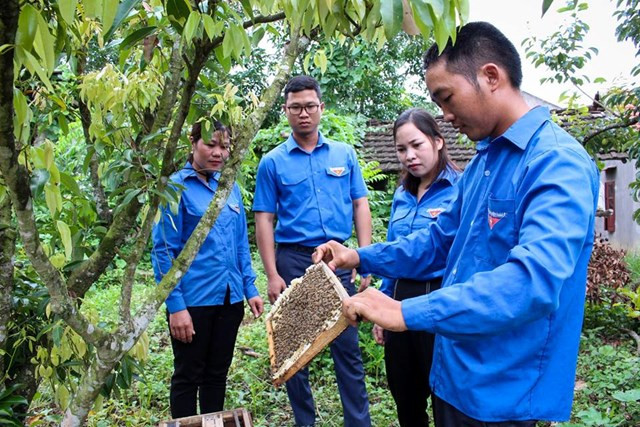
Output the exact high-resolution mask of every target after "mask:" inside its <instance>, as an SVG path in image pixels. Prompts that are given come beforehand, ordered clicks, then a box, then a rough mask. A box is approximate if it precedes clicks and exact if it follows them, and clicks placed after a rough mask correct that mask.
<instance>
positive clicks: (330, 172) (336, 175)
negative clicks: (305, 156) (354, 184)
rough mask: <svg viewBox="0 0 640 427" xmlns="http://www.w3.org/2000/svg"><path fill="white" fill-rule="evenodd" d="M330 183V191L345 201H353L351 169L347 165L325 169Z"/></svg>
mask: <svg viewBox="0 0 640 427" xmlns="http://www.w3.org/2000/svg"><path fill="white" fill-rule="evenodd" d="M325 172H326V175H327V180H328V184H329V188H328V191H330V192H331V194H335V195H336V196H338V194H339V197H340V198H341V200H342V201H343V202H344V203H351V202H352V200H351V170H350V169H349V168H348V167H347V166H336V167H328V168H326V169H325Z"/></svg>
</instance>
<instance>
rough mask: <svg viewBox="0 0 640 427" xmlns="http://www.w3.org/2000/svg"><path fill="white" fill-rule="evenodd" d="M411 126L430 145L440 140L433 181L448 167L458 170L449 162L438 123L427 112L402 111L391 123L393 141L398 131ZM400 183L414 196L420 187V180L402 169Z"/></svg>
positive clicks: (445, 142)
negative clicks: (427, 138)
mask: <svg viewBox="0 0 640 427" xmlns="http://www.w3.org/2000/svg"><path fill="white" fill-rule="evenodd" d="M407 123H411V124H413V125H414V126H415V127H416V128H418V130H419V131H420V132H422V133H423V134H424V135H426V136H428V137H429V139H431V143H432V144H435V143H436V142H437V139H438V138H440V139H442V148H441V149H440V150H438V163H437V164H436V171H435V173H433V174H432V176H433V179H435V178H436V177H437V176H438V175H440V173H441V172H442V171H443V170H444V169H445V168H446V167H447V166H449V167H450V168H452V169H454V170H460V168H458V166H457V165H456V164H455V163H454V162H453V160H451V157H449V152H448V151H447V141H446V140H445V139H444V137H443V136H442V133H441V132H440V126H438V122H436V120H435V119H434V118H433V116H432V115H431V114H429V113H428V112H427V111H425V110H423V109H420V108H410V109H408V110H405V111H403V112H402V113H401V114H400V115H399V116H398V118H397V119H396V121H395V122H394V123H393V141H394V142H395V140H396V133H397V131H398V129H399V128H400V127H401V126H403V125H405V124H407ZM400 183H401V184H402V186H403V187H404V188H405V190H407V191H408V192H409V193H411V194H413V195H414V196H415V195H417V194H418V187H419V185H420V178H418V177H415V176H413V175H411V173H409V171H408V170H406V169H403V171H402V174H401V175H400Z"/></svg>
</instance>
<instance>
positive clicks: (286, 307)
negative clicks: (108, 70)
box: [266, 262, 349, 386]
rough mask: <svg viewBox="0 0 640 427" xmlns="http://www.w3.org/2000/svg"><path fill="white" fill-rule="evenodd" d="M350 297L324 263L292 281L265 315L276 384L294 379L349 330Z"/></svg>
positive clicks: (311, 267)
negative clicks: (345, 307)
mask: <svg viewBox="0 0 640 427" xmlns="http://www.w3.org/2000/svg"><path fill="white" fill-rule="evenodd" d="M348 297H349V295H348V294H347V291H346V290H345V289H344V286H343V285H342V283H341V282H340V280H339V279H338V278H337V277H336V275H335V274H334V273H333V271H331V269H330V268H329V267H328V266H327V265H326V264H325V263H324V262H320V263H319V264H315V265H311V266H309V267H308V268H307V270H306V272H305V274H304V276H302V277H300V278H297V279H294V280H292V281H291V286H289V287H288V288H287V289H286V290H285V291H284V292H283V293H282V294H281V295H280V298H278V300H277V301H276V302H275V303H274V304H273V306H272V307H271V310H270V311H269V314H267V316H266V327H267V337H268V340H269V359H270V361H271V374H272V377H271V379H272V381H273V384H274V385H276V386H278V385H280V384H282V383H284V382H285V381H287V380H288V379H289V378H291V377H292V376H293V375H294V374H295V373H296V372H298V371H299V370H300V369H302V368H303V367H304V366H305V365H306V364H307V363H309V362H310V361H311V359H313V358H314V357H315V356H316V355H317V354H318V353H320V352H321V351H322V349H324V348H325V347H326V346H327V345H329V344H330V343H331V342H332V341H333V340H334V339H335V338H336V337H337V336H338V335H340V334H341V333H342V331H344V330H345V329H346V328H347V326H348V325H349V324H348V322H347V319H346V318H345V317H344V316H343V314H342V301H343V300H344V299H345V298H348Z"/></svg>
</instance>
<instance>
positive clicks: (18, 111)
mask: <svg viewBox="0 0 640 427" xmlns="http://www.w3.org/2000/svg"><path fill="white" fill-rule="evenodd" d="M13 109H14V111H15V119H16V120H15V121H16V122H17V123H18V124H22V123H24V122H25V120H27V114H28V112H29V105H28V104H27V97H26V96H24V94H23V93H22V91H20V90H18V89H15V88H14V90H13Z"/></svg>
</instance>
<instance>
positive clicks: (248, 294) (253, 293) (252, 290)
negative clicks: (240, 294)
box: [244, 285, 260, 301]
mask: <svg viewBox="0 0 640 427" xmlns="http://www.w3.org/2000/svg"><path fill="white" fill-rule="evenodd" d="M259 295H260V292H258V288H256V287H255V285H251V286H249V287H248V288H247V290H245V292H244V297H245V298H246V299H247V301H249V300H250V299H251V298H253V297H257V296H259Z"/></svg>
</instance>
